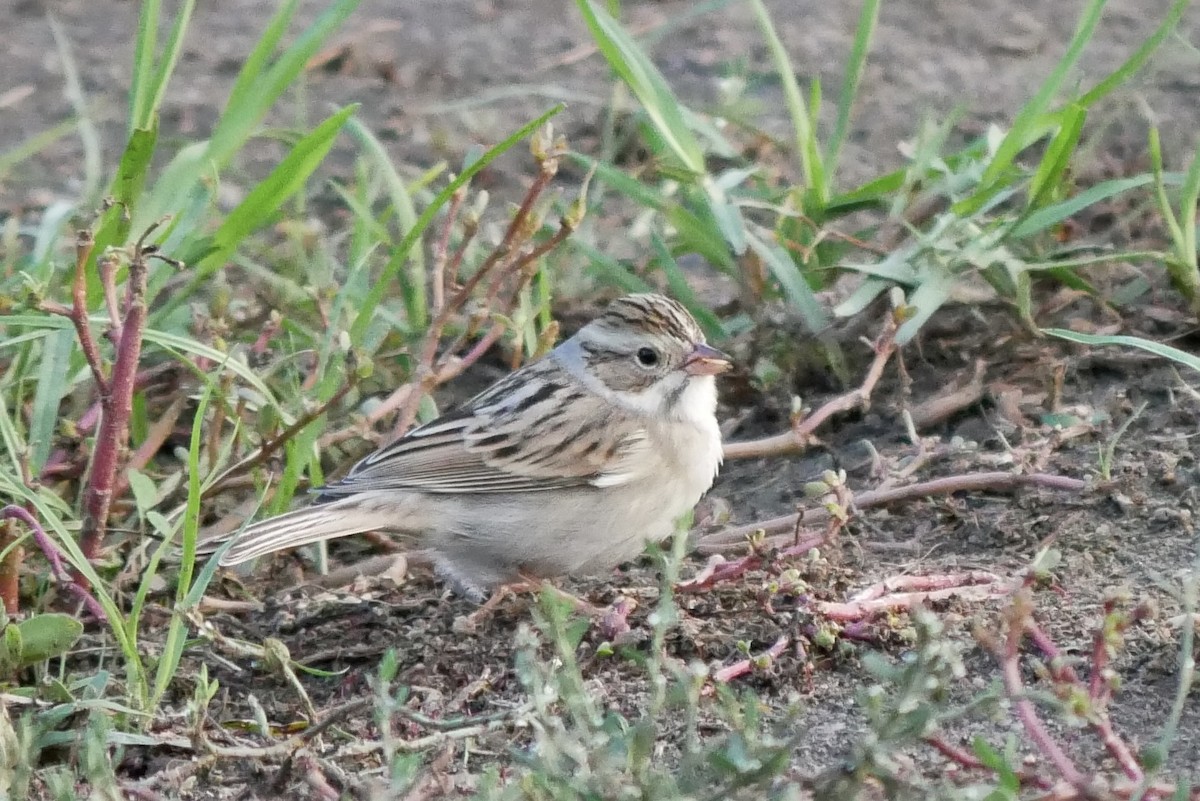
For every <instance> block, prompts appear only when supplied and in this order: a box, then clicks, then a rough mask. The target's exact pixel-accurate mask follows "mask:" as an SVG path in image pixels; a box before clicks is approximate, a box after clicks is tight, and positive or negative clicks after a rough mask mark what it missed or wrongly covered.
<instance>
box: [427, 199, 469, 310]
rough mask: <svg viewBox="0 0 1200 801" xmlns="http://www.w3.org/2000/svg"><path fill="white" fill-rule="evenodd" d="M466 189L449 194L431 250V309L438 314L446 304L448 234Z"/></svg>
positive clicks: (456, 217) (452, 228)
mask: <svg viewBox="0 0 1200 801" xmlns="http://www.w3.org/2000/svg"><path fill="white" fill-rule="evenodd" d="M466 196H467V192H466V189H465V188H463V189H459V190H458V191H457V192H455V193H454V194H453V195H451V196H450V206H449V208H448V209H447V210H446V225H445V226H444V227H443V228H442V235H441V236H440V237H439V238H438V241H437V246H436V247H435V248H434V251H433V280H432V282H431V283H432V290H433V311H434V313H435V314H439V313H441V311H442V308H443V307H445V305H446V258H447V254H448V253H449V251H450V234H451V232H452V231H453V230H454V221H455V220H457V219H458V212H459V209H461V208H462V204H463V200H464V199H465V198H466Z"/></svg>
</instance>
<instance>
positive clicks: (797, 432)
mask: <svg viewBox="0 0 1200 801" xmlns="http://www.w3.org/2000/svg"><path fill="white" fill-rule="evenodd" d="M896 330H897V325H896V316H895V315H894V314H892V315H889V317H888V319H887V322H886V324H885V325H884V329H883V331H882V332H881V333H880V334H879V336H878V337H877V338H876V339H875V342H874V344H873V348H874V350H875V358H874V359H873V360H872V362H871V366H870V367H869V368H868V369H867V375H866V377H865V378H864V379H863V381H862V384H861V385H860V386H859V387H858V388H857V389H853V390H851V391H849V392H847V393H845V394H843V395H839V396H838V397H836V398H834V399H833V400H831V401H829V402H828V403H826V404H825V405H823V406H822V407H821V408H819V409H817V410H816V411H815V412H813V413H812V414H810V415H808V416H807V417H803V418H799V419H797V420H795V421H794V422H793V424H792V428H791V430H790V431H785V432H784V433H782V434H776V435H775V436H771V437H766V438H764V439H756V440H753V441H750V442H728V443H726V444H725V458H726V459H750V458H761V457H764V456H779V455H782V454H786V453H795V452H798V451H803V450H804V449H805V448H807V447H808V445H809V443H810V441H811V440H812V436H813V432H814V431H816V430H817V429H818V428H820V427H821V424H822V423H824V422H825V421H826V420H828V419H829V418H830V417H833V416H834V415H835V414H838V413H840V412H848V411H851V410H853V409H858V408H860V407H861V408H863V409H865V408H867V407H868V406H869V405H870V403H871V393H872V392H873V391H874V390H875V385H876V384H878V383H879V379H880V378H882V377H883V370H884V368H885V367H886V366H887V363H888V361H889V360H890V359H891V357H892V354H893V353H895V352H896Z"/></svg>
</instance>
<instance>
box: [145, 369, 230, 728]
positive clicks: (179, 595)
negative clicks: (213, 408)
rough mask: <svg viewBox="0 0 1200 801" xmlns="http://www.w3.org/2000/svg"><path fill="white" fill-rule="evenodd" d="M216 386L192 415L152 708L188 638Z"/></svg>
mask: <svg viewBox="0 0 1200 801" xmlns="http://www.w3.org/2000/svg"><path fill="white" fill-rule="evenodd" d="M213 390H214V386H213V384H212V383H211V382H209V383H207V384H206V386H205V390H204V393H203V394H202V395H201V396H200V403H199V404H198V406H197V408H196V414H195V417H193V418H192V438H191V443H190V444H189V446H188V475H187V486H188V494H187V507H186V511H185V512H184V517H183V530H182V548H183V554H182V556H181V558H180V563H179V575H178V576H177V577H176V580H175V614H173V615H172V616H171V623H170V624H169V625H168V627H167V636H166V641H165V642H164V643H163V646H162V656H161V657H160V658H159V660H158V667H157V668H156V670H155V674H154V688H153V695H152V696H151V703H150V708H151V709H154V708H157V706H158V702H159V700H160V699H161V698H162V697H163V695H164V694H165V693H166V691H167V687H168V686H169V685H170V683H171V680H172V679H173V678H174V677H175V671H176V670H177V669H178V667H179V660H180V658H182V656H183V648H184V645H185V644H186V642H187V620H186V618H185V617H184V616H183V615H182V614H181V613H182V612H183V611H184V610H185V609H186V607H185V606H184V604H185V602H186V599H187V597H188V593H189V591H190V590H191V588H192V572H193V571H194V570H195V567H196V535H197V532H198V531H199V529H200V495H201V492H200V488H201V487H200V449H201V448H202V447H203V444H204V441H205V436H204V424H205V422H206V421H205V412H206V411H207V409H208V403H209V401H210V400H211V398H212V393H213Z"/></svg>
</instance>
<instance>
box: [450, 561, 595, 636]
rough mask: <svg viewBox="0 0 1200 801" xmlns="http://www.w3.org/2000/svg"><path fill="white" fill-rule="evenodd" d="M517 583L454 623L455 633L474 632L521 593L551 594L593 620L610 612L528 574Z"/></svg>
mask: <svg viewBox="0 0 1200 801" xmlns="http://www.w3.org/2000/svg"><path fill="white" fill-rule="evenodd" d="M517 575H518V578H517V580H516V581H511V582H508V583H507V584H501V585H500V586H498V587H496V589H495V590H493V591H492V594H491V596H490V597H489V598H488V599H487V600H486V601H485V602H484V603H483V605H482V606H480V607H479V608H478V609H476V610H475V611H474V612H472V613H471V614H469V615H464V616H463V617H461V618H459V619H458V620H456V621H455V622H454V629H455V631H459V632H464V633H465V632H471V631H474V630H475V629H476V628H477V627H478V626H479V623H480V622H481V621H483V620H486V619H487V618H488V617H490V616H491V615H492V613H493V612H495V611H496V607H498V606H499V605H500V604H501V603H503V602H504V600H505V599H506V598H509V597H511V596H514V595H517V594H519V593H529V594H531V595H537V594H538V593H539V592H542V591H546V592H549V593H550V594H551V595H553V596H554V597H556V598H558V599H560V600H563V601H566V602H567V603H568V604H570V605H571V607H572V608H573V609H574V610H575V611H576V612H579V613H581V614H584V615H587V616H588V617H590V618H592V619H593V620H601V619H602V618H603V617H604V616H605V615H606V614H607V613H608V610H606V609H601V608H599V607H597V606H595V605H593V604H590V603H588V602H587V601H585V600H583V599H582V598H579V597H577V596H574V595H572V594H571V593H569V592H567V591H566V590H564V589H561V588H559V587H556V586H555V585H554V584H553V583H552V582H551V581H550V580H549V579H544V578H537V577H535V576H530V575H528V574H526V573H518V574H517Z"/></svg>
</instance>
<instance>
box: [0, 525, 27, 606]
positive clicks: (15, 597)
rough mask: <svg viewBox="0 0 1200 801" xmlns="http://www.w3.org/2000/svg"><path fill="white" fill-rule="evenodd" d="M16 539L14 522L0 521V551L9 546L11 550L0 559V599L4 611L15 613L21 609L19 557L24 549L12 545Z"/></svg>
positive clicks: (22, 554)
mask: <svg viewBox="0 0 1200 801" xmlns="http://www.w3.org/2000/svg"><path fill="white" fill-rule="evenodd" d="M16 541H17V534H16V524H15V523H14V522H13V521H11V520H5V521H3V522H0V551H3V550H5V549H7V548H9V547H10V546H11V547H12V550H10V551H9V552H8V554H7V555H6V556H5V557H4V559H3V560H2V561H0V601H2V602H3V603H4V611H5V612H7V613H8V614H10V615H15V614H17V612H19V611H21V585H20V577H21V557H22V556H24V551H23V550H22V549H21V547H20V546H17V545H13V543H15V542H16Z"/></svg>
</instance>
